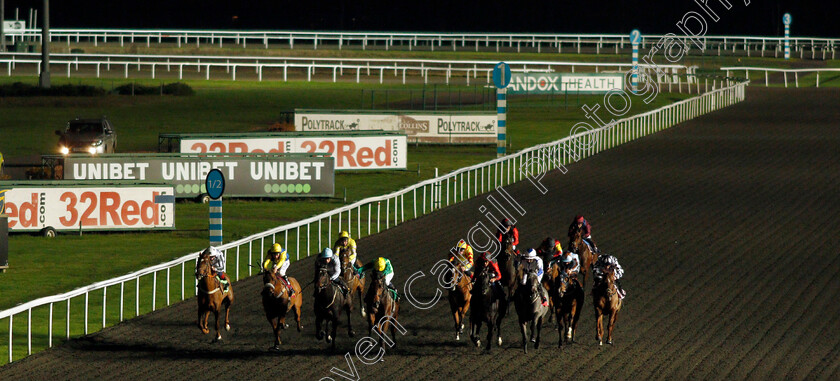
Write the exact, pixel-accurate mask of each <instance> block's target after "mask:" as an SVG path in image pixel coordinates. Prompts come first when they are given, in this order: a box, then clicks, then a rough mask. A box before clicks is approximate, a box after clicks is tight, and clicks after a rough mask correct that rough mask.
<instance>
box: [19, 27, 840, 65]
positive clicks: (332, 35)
mask: <svg viewBox="0 0 840 381" xmlns="http://www.w3.org/2000/svg"><path fill="white" fill-rule="evenodd" d="M629 37H630V36H629V34H568V33H564V34H552V33H408V32H336V31H272V30H254V31H237V30H183V29H181V30H176V29H173V30H155V29H74V28H54V29H51V30H50V41H52V42H56V43H60V42H66V43H67V45H68V46H69V45H70V44H71V43H72V42H75V43H81V42H86V43H92V44H94V45H98V44H99V43H100V42H101V43H107V42H113V43H116V42H119V43H120V46H124V45H125V44H126V43H129V44H134V43H145V44H146V46H151V44H152V43H158V44H163V43H169V44H176V45H177V46H178V47H182V46H185V45H189V46H192V44H194V45H195V46H196V47H200V46H201V44H202V42H204V44H205V45H208V44H209V45H211V46H215V45H218V46H219V47H223V46H224V44H225V43H228V44H231V43H232V44H235V45H241V46H242V47H247V45H248V43H251V44H257V45H262V46H263V47H264V48H266V49H268V48H269V45H272V44H273V45H275V46H276V45H281V46H284V47H285V46H288V47H289V48H291V49H294V46H295V43H298V44H299V45H300V44H306V45H308V46H311V48H312V49H318V46H319V45H322V46H323V45H328V44H329V45H333V46H337V47H338V49H342V48H344V47H345V46H348V47H355V48H361V49H367V48H368V46H369V45H375V46H377V47H378V48H380V49H381V48H384V49H386V50H390V49H392V48H397V49H408V50H414V49H423V50H432V51H434V50H435V49H436V47H437V49H439V50H441V49H447V50H453V51H457V50H458V48H461V50H475V51H480V50H482V49H483V50H484V51H487V50H493V49H495V51H497V52H498V51H500V49H502V48H504V49H507V51H510V50H513V49H514V48H515V49H516V51H517V52H521V51H522V48H523V47H525V48H528V49H530V50H529V51H534V50H536V51H537V52H543V51H545V52H555V51H556V52H558V53H562V52H563V47H564V45H565V46H566V48H567V51H566V52H567V53H568V52H577V53H581V49H582V48H583V47H586V48H588V49H590V50H592V49H594V50H595V53H596V54H601V52H602V50H604V51H605V52H612V51H613V50H614V51H615V54H618V52H619V50H620V49H624V48H625V46H629ZM663 37H664V36H663V35H644V36H643V38H642V43H641V44H642V48H645V47H647V46H649V45H650V44H656V43H657V42H658V41H659V40H660V39H661V38H663ZM683 37H684V36H683ZM9 38H11V39H12V42H13V43H14V42H15V41H16V40H19V39H21V38H24V39H27V40H30V41H40V39H41V31H40V29H25V30H23V32H21V33H16V34H11V35H9ZM683 40H685V38H683ZM701 40H702V41H703V42H704V43H705V44H706V47H707V49H711V50H715V49H717V53H718V55H721V52H727V53H728V52H729V51H730V50H731V52H732V54H742V55H746V56H750V55H751V54H760V55H761V57H764V56H765V52H766V51H772V52H774V53H773V54H774V56H775V57H778V56H779V54H780V52H783V51H784V38H783V37H764V36H705V37H703V38H701ZM790 40H791V46H792V48H793V50H794V52H795V51H800V58H804V57H805V50H807V48H810V49H811V58H812V59H816V58H818V56H817V51H821V52H822V59H826V53H827V52H830V54H831V55H832V59H833V57H834V50H835V48H836V46H837V45H838V43H840V38H827V37H793V38H791V39H790ZM684 42H685V41H684ZM612 48H614V49H612ZM569 49H571V51H569ZM692 51H694V52H697V51H698V50H696V49H692ZM751 52H755V53H751ZM692 54H694V53H692ZM707 54H708V53H707Z"/></svg>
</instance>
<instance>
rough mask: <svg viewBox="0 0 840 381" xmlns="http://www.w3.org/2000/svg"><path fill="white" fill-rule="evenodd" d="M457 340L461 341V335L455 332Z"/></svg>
mask: <svg viewBox="0 0 840 381" xmlns="http://www.w3.org/2000/svg"><path fill="white" fill-rule="evenodd" d="M455 341H461V335H459V334H457V333H456V334H455Z"/></svg>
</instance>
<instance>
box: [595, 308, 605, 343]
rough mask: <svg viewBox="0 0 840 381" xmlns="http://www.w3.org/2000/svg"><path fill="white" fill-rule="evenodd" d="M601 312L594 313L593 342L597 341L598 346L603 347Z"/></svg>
mask: <svg viewBox="0 0 840 381" xmlns="http://www.w3.org/2000/svg"><path fill="white" fill-rule="evenodd" d="M601 318H602V315H601V311H597V310H596V311H595V340H597V341H598V345H604V342H603V341H601V335H603V333H604V331H603V330H604V327H603V325H602V322H601Z"/></svg>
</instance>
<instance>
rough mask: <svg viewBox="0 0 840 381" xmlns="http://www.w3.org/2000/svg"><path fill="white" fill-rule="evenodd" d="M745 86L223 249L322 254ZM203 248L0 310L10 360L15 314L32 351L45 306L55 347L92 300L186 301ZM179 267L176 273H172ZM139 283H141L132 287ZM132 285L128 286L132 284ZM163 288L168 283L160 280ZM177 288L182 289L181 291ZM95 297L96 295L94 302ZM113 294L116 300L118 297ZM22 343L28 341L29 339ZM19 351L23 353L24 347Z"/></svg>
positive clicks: (240, 253)
mask: <svg viewBox="0 0 840 381" xmlns="http://www.w3.org/2000/svg"><path fill="white" fill-rule="evenodd" d="M745 85H746V83H739V84H735V85H732V86H729V87H725V88H721V89H718V90H714V91H711V92H708V93H705V94H702V95H699V96H697V97H693V98H690V99H686V100H683V101H680V102H677V103H674V104H672V105H669V106H665V107H662V108H659V109H656V110H652V111H649V112H646V113H643V114H639V115H635V116H633V117H629V118H624V119H621V120H619V121H617V122H616V123H615V124H614V125H612V126H605V127H601V128H598V129H595V130H590V131H584V132H581V133H578V134H576V135H574V136H570V137H566V138H564V139H560V140H557V141H554V142H551V143H545V144H541V145H538V146H534V147H531V148H528V149H524V150H522V151H519V152H517V153H514V154H510V155H507V156H504V157H501V158H498V159H495V160H491V161H487V162H485V163H481V164H477V165H474V166H471V167H466V168H462V169H459V170H456V171H453V172H451V173H448V174H446V175H443V176H438V177H435V178H433V179H429V180H426V181H422V182H420V183H417V184H415V185H412V186H409V187H407V188H404V189H402V190H399V191H396V192H392V193H389V194H387V195H384V196H379V197H370V198H367V199H364V200H362V201H358V202H356V203H353V204H350V205H346V206H344V207H341V208H338V209H334V210H331V211H328V212H325V213H322V214H319V215H317V216H314V217H310V218H307V219H305V220H302V221H298V222H295V223H290V224H286V225H283V226H279V227H277V228H274V229H271V230H268V231H265V232H262V233H257V234H254V235H252V236H249V237H245V238H242V239H239V240H236V241H234V242H230V243H227V244H225V245H223V246H221V247H220V249H221V250H223V251H224V253H225V255H226V257H227V258H226V259H227V261H226V262H227V264H228V274H229V276H230V277H232V278H233V280H239V279H241V278H243V277H245V276H250V275H252V274H253V273H255V272H256V270H253V267H251V266H249V264H252V263H258V262H259V261H260V260H261V259H262V255H263V253H265V251H266V250H267V247H269V246H270V245H271V244H272V243H274V242H282V243H283V244H284V247H286V248H287V249H288V250H289V251H290V252H293V253H295V259H296V260H298V259H300V257H301V256H303V257H306V256H309V255H313V254H316V253H317V252H318V251H320V250H321V248H322V247H324V246H325V245H330V244H331V243H332V242H331V241H330V240H331V239H332V238H333V237H335V235H336V233H338V231H340V230H348V231H350V232H351V233H352V234H354V235H355V236H356V237H358V238H361V237H364V236H368V235H371V234H376V233H379V232H380V231H382V230H385V229H388V228H390V227H391V226H396V225H398V224H401V223H404V222H405V221H408V220H411V219H414V218H417V217H420V216H423V215H425V214H428V213H432V212H434V211H435V210H437V209H440V208H442V207H445V206H448V205H451V204H454V203H458V202H460V201H463V200H466V199H469V198H473V197H476V196H479V195H481V194H483V193H485V192H490V191H492V190H493V189H495V188H496V187H499V186H504V185H508V184H511V183H513V182H517V181H521V180H523V178H524V177H526V175H527V174H531V175H532V176H535V175H536V174H539V173H543V172H545V171H547V170H550V169H551V168H550V167H554V166H557V165H558V164H563V165H565V164H569V163H571V162H575V161H578V160H580V159H583V158H586V157H589V156H592V155H594V154H596V153H598V152H601V151H604V150H607V149H610V148H612V147H615V146H617V145H620V144H622V143H625V142H627V141H631V140H634V139H637V138H639V137H642V136H645V135H648V134H652V133H655V132H657V131H660V130H662V129H665V128H668V127H671V126H673V125H675V124H678V123H681V122H683V121H686V120H690V119H692V118H695V117H698V116H700V115H703V114H706V113H709V112H712V111H715V110H718V109H720V108H723V107H726V106H729V105H732V104H735V103H737V102H740V101H742V100H744V88H745ZM382 203H385V205H384V206H383V205H382ZM266 245H268V246H266ZM197 254H198V253H190V254H188V255H185V256H183V257H181V258H178V259H175V260H172V261H169V262H167V263H163V264H160V265H157V266H153V267H149V268H146V269H143V270H140V271H137V272H133V273H131V274H126V275H124V276H121V277H118V278H114V279H110V280H107V281H103V282H98V283H95V284H92V285H90V286H87V287H83V288H79V289H76V290H73V291H70V292H67V293H63V294H60V295H54V296H50V297H44V298H40V299H37V300H34V301H31V302H28V303H24V304H22V305H19V306H16V307H14V308H11V309H8V310H5V311H2V312H0V319H8V327H9V332H8V334H9V342H8V343H9V346H8V355H9V356H8V358H9V362H11V361H13V360H14V355H13V354H14V350H13V348H14V341H15V340H14V336H15V327H14V321H15V318H18V319H21V318H22V316H26V321H27V324H26V328H25V329H23V328H21V330H23V331H24V332H20V333H19V335H25V336H24V337H25V339H23V338H22V337H20V336H19V338H20V341H21V342H23V341H25V342H26V344H25V346H26V355H29V354H31V353H32V342H33V339H32V332H33V330H32V321H33V310H35V309H40V311H39V312H38V315H39V316H43V315H45V314H47V317H46V318H44V317H38V319H39V320H43V321H44V323H43V324H45V325H47V331H48V333H47V338H46V340H45V341H46V343H42V345H45V346H49V347H51V346H52V344H53V341H52V340H53V336H54V335H55V333H54V331H53V322H54V321H56V320H58V321H59V322H61V320H62V319H63V320H64V324H65V330H64V335H63V336H64V337H65V338H70V337H72V336H76V335H79V334H81V333H84V334H87V333H89V332H90V331H89V327H90V325H91V324H89V321H88V320H89V318H90V316H92V315H95V314H98V311H96V312H91V311H92V310H93V309H91V308H90V306H91V305H93V306H94V309H97V310H98V309H99V308H100V306H99V305H98V304H97V303H98V302H97V301H98V300H101V301H102V305H101V317H102V318H101V325H100V322H98V321H97V322H96V323H94V324H93V325H94V328H95V329H97V330H98V329H99V328H102V327H105V326H106V325H108V324H109V323H110V324H115V323H117V322H118V321H122V320H124V309H125V307H126V301H127V300H128V301H129V302H130V301H131V299H133V300H134V303H133V304H134V315H135V316H136V315H140V314H141V308H140V303H141V301H143V302H144V303H149V299H151V306H150V307H151V310H152V311H153V310H155V309H156V308H157V306H158V300H157V299H158V298H164V297H165V299H166V303H165V305H169V304H170V296H172V297H174V298H178V297H180V300H184V299H185V298H186V297H188V296H192V295H194V287H195V286H196V281H195V278H194V277H193V275H192V271H193V267H194V265H195V260H196V257H197ZM255 261H256V262H255ZM231 265H232V266H231ZM173 273H175V274H174V275H173ZM164 277H165V279H166V283H165V296H163V297H161V296H160V295H159V294H161V293H164V292H163V291H159V289H158V283H160V282H159V281H158V278H164ZM141 278H142V279H143V282H151V289H149V286H146V287H141V286H140V282H141ZM173 283H177V284H176V285H175V286H174V291H173V290H172V287H170V286H172V284H173ZM132 284H133V286H134V287H131V286H132ZM144 284H148V283H144ZM126 285H128V287H126ZM187 287H189V289H190V291H189V292H190V293H189V294H188V293H185V288H187ZM127 288H128V290H126V289H127ZM161 288H164V287H163V286H161ZM117 289H118V290H119V291H118V292H119V297H118V300H119V304H118V306H115V305H114V303H112V304H111V308H112V309H118V310H119V317H118V318H117V317H116V313H115V312H114V311H113V310H112V312H111V315H109V313H108V311H107V308H108V306H109V305H108V302H107V300H108V290H111V292H112V293H113V292H115V291H116V290H117ZM178 289H180V295H179V293H178ZM141 291H142V294H141ZM173 293H174V295H173ZM94 295H95V296H94ZM141 295H142V297H141ZM99 296H101V299H99ZM82 297H83V298H84V312H83V316H75V315H74V316H71V307H70V300H71V298H82ZM94 297H95V300H94V301H91V299H92V298H94ZM112 298H114V299H117V298H116V297H114V296H113V295H112ZM65 303H66V312H65V314H62V316H61V317H60V318H58V319H55V317H54V315H53V312H54V306H55V305H56V304H65ZM129 308H130V306H129ZM78 309H79V310H81V309H80V308H78ZM146 309H148V307H147V308H146ZM109 316H111V320H108V317H109ZM71 319H75V320H76V322H77V324H76V325H78V321H79V320H80V319H83V321H84V329H83V330H80V332H73V334H71ZM19 331H20V330H19ZM19 345H21V346H23V345H24V344H19ZM19 350H20V351H22V349H19ZM20 357H23V356H20Z"/></svg>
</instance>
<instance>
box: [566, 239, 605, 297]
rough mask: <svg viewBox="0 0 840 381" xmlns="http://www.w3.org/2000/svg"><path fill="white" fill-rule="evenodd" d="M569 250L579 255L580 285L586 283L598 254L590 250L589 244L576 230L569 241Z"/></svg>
mask: <svg viewBox="0 0 840 381" xmlns="http://www.w3.org/2000/svg"><path fill="white" fill-rule="evenodd" d="M569 250H571V251H572V252H573V253H576V254H577V255H578V256H579V257H580V276H581V278H582V279H581V285H586V278H588V276H589V274H590V272H591V271H592V265H593V264H594V263H595V261H596V260H598V254H595V253H593V252H592V250H591V249H590V248H589V245H587V244H586V242H583V237H582V236H581V234H580V230H578V231H577V232H576V233H575V235H574V236H573V237H572V241H571V242H569Z"/></svg>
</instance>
